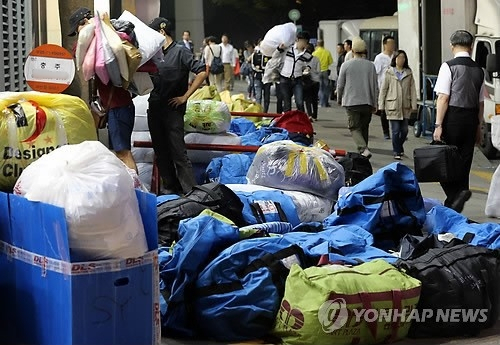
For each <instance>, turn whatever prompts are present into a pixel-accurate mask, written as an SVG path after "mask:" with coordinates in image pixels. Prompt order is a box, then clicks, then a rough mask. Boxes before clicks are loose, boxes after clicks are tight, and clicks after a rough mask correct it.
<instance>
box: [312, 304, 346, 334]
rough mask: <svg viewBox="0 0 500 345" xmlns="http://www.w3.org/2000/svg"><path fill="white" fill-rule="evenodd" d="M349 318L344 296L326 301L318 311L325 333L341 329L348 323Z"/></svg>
mask: <svg viewBox="0 0 500 345" xmlns="http://www.w3.org/2000/svg"><path fill="white" fill-rule="evenodd" d="M348 318H349V312H348V310H347V307H346V303H345V300H344V299H343V298H336V299H334V300H333V301H331V300H328V301H326V302H325V303H323V304H322V305H321V307H320V308H319V311H318V320H319V323H320V324H321V328H323V332H325V333H332V332H333V331H336V330H338V329H341V328H342V327H344V325H345V324H346V323H347V320H348Z"/></svg>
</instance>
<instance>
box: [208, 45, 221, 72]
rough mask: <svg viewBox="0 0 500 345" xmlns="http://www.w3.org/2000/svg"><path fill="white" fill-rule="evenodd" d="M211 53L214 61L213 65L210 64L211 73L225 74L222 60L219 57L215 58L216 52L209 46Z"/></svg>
mask: <svg viewBox="0 0 500 345" xmlns="http://www.w3.org/2000/svg"><path fill="white" fill-rule="evenodd" d="M208 48H209V49H210V51H211V52H212V56H213V60H212V63H211V64H210V73H212V74H221V73H224V64H223V63H222V59H221V57H220V54H219V56H215V54H214V51H213V50H212V47H210V46H208ZM220 49H221V54H222V48H220Z"/></svg>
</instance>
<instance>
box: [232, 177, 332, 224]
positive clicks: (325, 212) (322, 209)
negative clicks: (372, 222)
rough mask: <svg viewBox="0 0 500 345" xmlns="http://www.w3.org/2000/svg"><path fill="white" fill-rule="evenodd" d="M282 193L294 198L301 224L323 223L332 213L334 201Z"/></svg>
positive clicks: (241, 187)
mask: <svg viewBox="0 0 500 345" xmlns="http://www.w3.org/2000/svg"><path fill="white" fill-rule="evenodd" d="M226 186H227V187H228V188H229V189H231V190H232V191H234V192H244V193H253V192H256V191H273V190H278V189H276V188H269V187H264V186H259V185H255V184H227V185H226ZM282 192H283V193H284V194H285V195H288V196H289V197H290V198H292V201H293V203H294V205H295V209H296V211H297V215H298V216H299V219H300V221H301V222H304V223H305V222H322V221H323V220H324V219H325V218H326V217H328V216H329V215H330V214H331V213H332V208H333V201H332V200H329V199H325V198H321V197H319V196H316V195H313V194H309V193H304V192H298V191H290V190H283V191H282Z"/></svg>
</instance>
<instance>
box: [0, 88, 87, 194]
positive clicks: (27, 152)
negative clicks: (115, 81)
mask: <svg viewBox="0 0 500 345" xmlns="http://www.w3.org/2000/svg"><path fill="white" fill-rule="evenodd" d="M86 140H97V133H96V130H95V127H94V121H93V119H92V115H91V114H90V110H89V108H88V106H87V104H85V102H84V101H83V100H82V99H80V98H78V97H74V96H69V95H61V94H50V93H41V92H1V93H0V150H1V155H2V156H1V159H0V190H4V191H11V190H12V188H13V186H14V184H15V182H16V180H17V178H18V177H19V175H20V174H21V172H22V171H23V169H24V168H25V167H27V166H28V165H29V164H30V163H31V162H33V161H35V160H36V159H37V158H39V157H40V156H42V155H44V154H46V153H48V152H51V151H53V150H55V149H56V148H58V147H59V146H62V145H65V144H79V143H81V142H83V141H86Z"/></svg>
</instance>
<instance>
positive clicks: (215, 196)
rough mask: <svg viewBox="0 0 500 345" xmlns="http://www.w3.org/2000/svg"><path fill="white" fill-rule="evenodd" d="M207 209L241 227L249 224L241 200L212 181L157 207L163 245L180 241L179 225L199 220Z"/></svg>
mask: <svg viewBox="0 0 500 345" xmlns="http://www.w3.org/2000/svg"><path fill="white" fill-rule="evenodd" d="M206 209H210V210H212V211H214V212H217V213H219V214H221V215H223V216H225V217H227V218H229V219H230V220H232V221H233V222H234V223H235V224H236V225H237V226H238V227H242V226H245V225H247V224H246V222H245V221H244V219H243V203H242V202H241V200H240V198H239V197H238V196H237V195H236V194H235V193H234V192H233V191H232V190H231V189H229V188H228V187H227V186H225V185H223V184H221V183H218V182H211V183H207V184H203V185H199V186H194V187H193V189H192V190H191V191H190V192H189V193H188V194H186V195H185V196H184V197H182V198H178V199H175V200H170V201H166V202H164V203H162V204H160V205H158V206H157V208H156V210H157V216H158V236H159V244H160V245H162V246H169V245H171V244H172V242H174V241H178V240H179V237H178V232H177V230H178V228H179V222H180V221H181V220H183V219H187V218H192V217H196V216H198V215H199V214H200V213H201V212H203V211H204V210H206Z"/></svg>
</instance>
